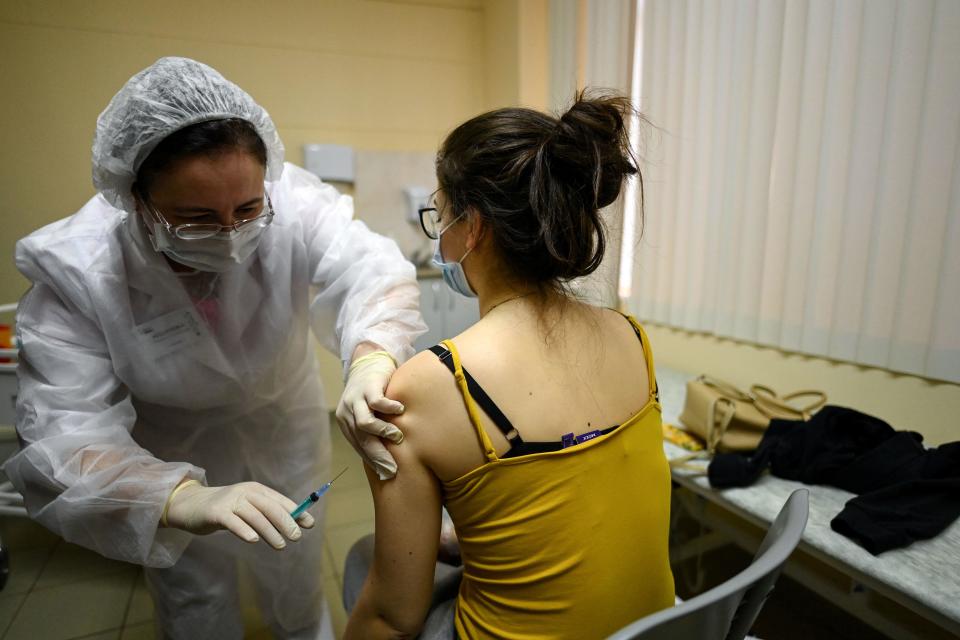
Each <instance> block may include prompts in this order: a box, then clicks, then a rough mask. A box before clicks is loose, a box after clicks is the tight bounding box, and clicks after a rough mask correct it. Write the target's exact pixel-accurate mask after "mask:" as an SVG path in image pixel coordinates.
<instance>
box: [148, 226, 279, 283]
mask: <svg viewBox="0 0 960 640" xmlns="http://www.w3.org/2000/svg"><path fill="white" fill-rule="evenodd" d="M151 226H152V227H153V233H152V234H150V242H151V243H152V244H153V248H154V249H155V250H156V251H158V252H160V253H163V254H164V255H166V256H169V258H170V259H171V260H174V261H176V262H179V263H180V264H182V265H184V266H187V267H191V268H193V269H198V270H200V271H212V272H216V273H223V272H225V271H229V270H231V269H233V268H234V267H236V266H237V265H239V264H242V263H244V262H246V260H247V258H249V257H250V256H251V255H252V254H253V252H254V251H256V250H257V246H258V245H259V244H260V238H261V237H262V235H263V230H264V229H265V228H266V227H262V226H260V225H250V226H249V227H247V228H244V229H240V230H239V231H237V230H232V231H226V232H220V233H218V234H217V235H215V236H211V237H209V238H203V239H201V240H184V239H183V238H178V237H176V236H174V235H172V234H171V233H170V232H169V231H167V228H166V227H165V226H164V225H163V224H161V223H159V222H154V223H153V224H152V225H151Z"/></svg>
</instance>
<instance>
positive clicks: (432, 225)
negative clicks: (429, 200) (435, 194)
mask: <svg viewBox="0 0 960 640" xmlns="http://www.w3.org/2000/svg"><path fill="white" fill-rule="evenodd" d="M417 211H418V212H419V213H420V226H421V227H423V232H424V233H425V234H427V237H428V238H430V239H431V240H437V239H438V238H439V237H440V234H441V233H443V232H444V231H446V230H447V229H449V228H450V227H452V226H453V225H455V224H456V223H457V222H459V221H460V218H462V217H463V215H459V216H457V217H456V218H454V219H453V221H451V222H450V224H448V225H446V226H445V227H441V226H440V210H439V209H437V208H436V207H421V208H419V209H417Z"/></svg>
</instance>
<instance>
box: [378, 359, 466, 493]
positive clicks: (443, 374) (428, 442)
mask: <svg viewBox="0 0 960 640" xmlns="http://www.w3.org/2000/svg"><path fill="white" fill-rule="evenodd" d="M386 395H387V397H388V398H391V399H393V400H397V401H399V402H401V403H402V404H403V406H404V412H403V413H402V414H400V415H398V416H384V419H386V420H388V421H389V422H391V423H392V424H393V425H395V426H396V427H397V428H398V429H400V431H402V432H403V441H402V442H401V443H400V444H398V445H393V444H387V448H388V449H389V450H390V452H391V453H392V454H393V455H394V457H395V458H396V460H397V464H398V465H402V464H403V462H402V460H403V459H404V458H406V459H409V457H414V458H416V459H417V460H418V461H419V462H421V463H423V464H424V465H426V466H427V467H429V468H430V469H431V470H432V471H433V472H434V473H435V474H436V475H437V476H438V477H439V478H441V479H443V480H446V479H450V478H453V477H456V476H458V475H460V473H462V470H461V468H462V466H463V465H468V466H469V464H474V463H475V457H476V455H478V454H477V451H476V436H475V434H474V432H473V430H472V427H471V426H470V420H469V416H468V414H467V411H466V409H465V407H464V404H463V396H462V395H461V394H460V390H459V389H458V387H457V382H456V379H455V378H454V377H453V374H452V373H451V372H450V370H449V369H447V367H446V366H445V365H444V364H443V363H442V362H440V359H439V358H437V356H436V355H435V354H433V353H431V352H429V351H424V352H421V353H419V354H417V355H415V356H414V357H413V358H411V359H410V360H408V361H407V362H406V363H404V364H403V366H401V367H400V368H399V369H397V371H396V373H395V374H394V375H393V378H392V379H391V380H390V384H389V386H388V387H387V393H386Z"/></svg>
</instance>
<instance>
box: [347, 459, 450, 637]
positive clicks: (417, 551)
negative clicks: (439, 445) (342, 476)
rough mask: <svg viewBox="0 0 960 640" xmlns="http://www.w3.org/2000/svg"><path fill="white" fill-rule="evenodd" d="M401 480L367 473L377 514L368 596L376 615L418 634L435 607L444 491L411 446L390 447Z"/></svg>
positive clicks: (391, 624) (398, 627) (402, 629)
mask: <svg viewBox="0 0 960 640" xmlns="http://www.w3.org/2000/svg"><path fill="white" fill-rule="evenodd" d="M389 449H390V453H391V454H392V455H393V456H394V459H395V460H396V461H397V475H396V477H394V478H393V479H391V480H386V481H381V480H379V479H378V478H377V475H376V473H374V472H373V471H371V470H370V469H369V468H367V467H364V468H365V471H366V473H367V479H368V481H369V482H370V488H371V491H372V492H373V501H374V508H375V511H376V516H375V520H376V537H375V542H374V560H373V564H372V566H371V568H370V573H369V575H368V576H367V584H366V587H365V590H366V591H368V592H369V597H370V605H372V607H373V609H374V611H375V612H376V614H377V615H378V616H379V617H381V618H383V619H384V620H385V621H386V622H387V623H388V624H389V625H390V626H391V627H393V628H394V629H398V630H400V631H406V632H410V633H415V632H417V631H419V629H420V626H421V625H422V624H423V620H424V619H425V617H426V614H427V611H428V609H429V607H430V599H431V595H432V591H433V574H434V568H435V565H436V560H437V548H438V545H439V538H440V508H441V493H440V486H439V482H438V480H437V478H436V476H434V475H433V472H432V471H431V470H430V469H429V468H428V467H427V466H426V465H425V464H424V463H423V462H422V461H421V460H420V459H419V457H418V455H417V453H416V451H415V446H414V445H413V444H412V443H409V442H406V441H405V442H403V443H401V444H400V445H393V446H390V447H389Z"/></svg>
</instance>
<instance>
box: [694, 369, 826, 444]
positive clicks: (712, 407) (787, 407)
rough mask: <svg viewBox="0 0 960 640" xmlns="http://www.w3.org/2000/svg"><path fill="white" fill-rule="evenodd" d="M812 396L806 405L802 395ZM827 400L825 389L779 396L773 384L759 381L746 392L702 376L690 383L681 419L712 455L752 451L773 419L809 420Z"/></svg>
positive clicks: (715, 379)
mask: <svg viewBox="0 0 960 640" xmlns="http://www.w3.org/2000/svg"><path fill="white" fill-rule="evenodd" d="M803 397H810V398H812V401H811V402H809V403H808V404H806V405H804V406H794V405H795V403H796V400H797V399H798V398H803ZM826 403H827V394H825V393H824V392H822V391H814V390H803V391H795V392H793V393H788V394H786V395H785V396H782V397H781V396H778V395H777V394H776V392H774V391H773V389H771V388H770V387H766V386H763V385H760V384H755V385H753V386H752V387H750V391H749V392H744V391H741V390H740V389H738V388H737V387H735V386H734V385H732V384H729V383H727V382H724V381H723V380H718V379H717V378H712V377H710V376H700V377H699V378H697V379H696V380H691V381H690V382H688V383H687V398H686V401H685V402H684V405H683V413H682V414H680V422H682V423H683V425H684V426H685V427H686V428H687V430H688V431H689V432H691V433H693V434H694V435H696V436H698V437H700V438H701V439H702V440H703V441H704V442H705V443H706V446H707V451H708V452H709V453H710V454H711V455H712V454H713V453H715V452H720V453H725V452H729V451H752V450H753V449H756V448H757V445H759V444H760V439H761V438H763V433H764V431H766V430H767V427H768V426H769V425H770V420H771V419H773V418H781V419H785V420H809V419H810V416H811V414H812V413H813V412H814V411H816V410H817V409H819V408H820V407H822V406H823V405H825V404H826Z"/></svg>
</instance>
